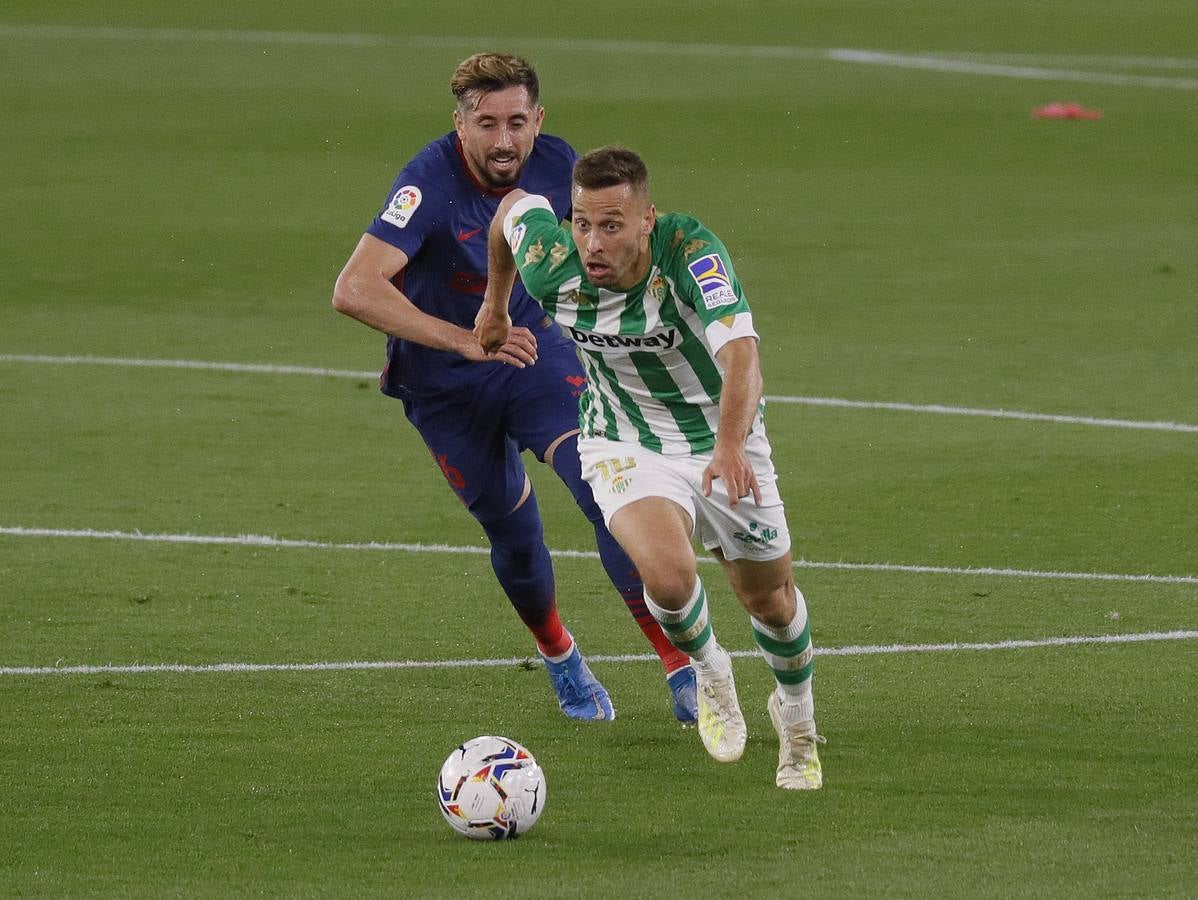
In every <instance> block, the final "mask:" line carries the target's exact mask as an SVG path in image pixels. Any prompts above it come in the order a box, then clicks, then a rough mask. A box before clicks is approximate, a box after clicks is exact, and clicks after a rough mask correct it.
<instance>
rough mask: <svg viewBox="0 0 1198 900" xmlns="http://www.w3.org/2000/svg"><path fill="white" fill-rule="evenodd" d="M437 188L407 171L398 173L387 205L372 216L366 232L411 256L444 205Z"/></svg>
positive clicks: (427, 234)
mask: <svg viewBox="0 0 1198 900" xmlns="http://www.w3.org/2000/svg"><path fill="white" fill-rule="evenodd" d="M442 196H443V194H442V192H441V190H440V189H438V188H436V187H435V186H433V185H431V184H429V183H428V181H427V179H421V178H419V177H416V176H415V175H414V173H412V172H410V171H409V170H408V169H405V170H404V171H402V172H400V173H399V177H398V178H397V179H396V180H395V184H394V185H392V187H391V192H390V193H389V194H388V195H387V201H386V204H385V205H384V206H383V208H382V209H381V210H380V211H379V213H378V215H377V216H375V217H374V221H372V222H371V223H370V227H369V228H367V229H366V233H367V234H370V235H374V237H376V238H378V239H379V240H381V241H385V242H386V243H388V244H390V245H391V246H392V247H396V248H398V249H400V250H402V251H403V252H404V253H406V254H407V256H408V259H411V258H412V257H414V256H415V255H416V253H417V251H418V250H419V249H420V248H421V246H423V244H424V242H425V240H427V239H428V236H429V235H430V234H432V233H433V231H435V230H436V228H437V225H438V223H439V222H440V220H441V218H442V215H441V210H440V209H439V207H440V206H441V205H443V201H442Z"/></svg>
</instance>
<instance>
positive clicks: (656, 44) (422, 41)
mask: <svg viewBox="0 0 1198 900" xmlns="http://www.w3.org/2000/svg"><path fill="white" fill-rule="evenodd" d="M0 37H7V38H23V39H35V40H37V39H47V40H83V41H96V40H109V41H129V42H134V43H137V42H146V41H157V42H167V43H198V42H206V43H231V44H276V45H301V46H302V45H307V46H325V47H349V48H361V47H403V48H404V49H405V50H412V49H415V48H441V47H479V46H491V45H495V44H505V45H506V44H510V43H511V41H510V40H509V39H499V38H494V37H484V36H478V35H419V34H406V35H402V36H399V35H385V34H354V33H349V32H346V33H329V32H323V33H322V32H312V31H248V30H237V29H209V28H137V27H113V26H87V25H0ZM519 43H521V44H525V45H528V46H530V47H536V48H537V49H539V50H541V51H543V52H545V51H558V52H563V53H569V54H578V53H584V52H585V53H591V54H602V55H605V56H607V55H613V54H629V55H642V56H667V55H668V56H686V57H698V58H701V59H703V58H715V57H721V58H724V59H735V60H739V61H744V60H747V59H767V60H770V59H774V60H783V61H793V60H822V61H829V62H840V63H850V64H867V65H875V66H891V67H896V68H914V69H925V70H928V71H933V72H951V73H954V74H962V75H980V76H989V77H998V78H1020V79H1025V80H1031V81H1073V82H1083V83H1087V84H1115V85H1122V86H1127V87H1148V88H1167V89H1168V88H1171V89H1176V90H1185V91H1193V90H1198V79H1193V78H1162V77H1156V76H1140V75H1122V74H1117V73H1110V72H1086V71H1079V70H1076V69H1061V68H1047V67H1045V65H1038V66H1033V65H1026V64H1023V65H1004V64H1001V63H997V62H975V61H970V56H971V55H970V54H968V53H935V54H931V53H927V54H922V55H920V54H908V53H888V52H882V51H878V50H866V49H860V48H844V47H791V46H776V45H761V44H716V43H684V42H669V41H640V40H602V39H592V38H550V37H545V38H526V39H524V40H522V41H519ZM953 57H956V58H953ZM1026 59H1027V61H1028V62H1032V61H1036V62H1041V63H1045V64H1050V63H1051V62H1052V61H1054V60H1059V61H1062V62H1063V61H1066V60H1068V59H1069V57H1059V56H1058V57H1053V56H1047V55H1044V56H1029V57H1027V58H1026ZM1077 59H1078V60H1079V61H1084V62H1083V64H1095V65H1100V66H1101V65H1106V66H1119V65H1122V63H1120V61H1119V60H1120V59H1121V57H1100V56H1090V57H1077ZM1128 59H1129V60H1132V61H1133V62H1130V63H1128V64H1127V65H1130V66H1139V67H1143V63H1144V57H1128ZM1168 62H1169V63H1173V65H1171V66H1165V68H1182V67H1183V66H1184V64H1185V63H1188V62H1189V60H1168ZM1177 63H1182V64H1183V65H1181V66H1179V65H1177Z"/></svg>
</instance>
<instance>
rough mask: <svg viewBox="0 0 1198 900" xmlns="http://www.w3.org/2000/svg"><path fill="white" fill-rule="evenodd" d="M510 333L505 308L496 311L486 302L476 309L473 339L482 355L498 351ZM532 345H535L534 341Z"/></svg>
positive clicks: (510, 325) (509, 322)
mask: <svg viewBox="0 0 1198 900" xmlns="http://www.w3.org/2000/svg"><path fill="white" fill-rule="evenodd" d="M511 331H512V317H511V316H510V315H508V312H507V309H506V308H504V309H498V308H497V307H495V306H493V305H491V304H490V303H486V302H484V303H483V305H482V306H480V307H479V308H478V315H476V316H475V317H474V337H475V338H477V339H478V345H479V346H480V347H482V349H483V352H484V353H494V352H496V351H497V350H499V348H500V347H502V346H503V345H504V344H506V343H507V341H508V336H509V335H510V334H511ZM533 343H534V345H535V344H536V341H535V340H534V341H533Z"/></svg>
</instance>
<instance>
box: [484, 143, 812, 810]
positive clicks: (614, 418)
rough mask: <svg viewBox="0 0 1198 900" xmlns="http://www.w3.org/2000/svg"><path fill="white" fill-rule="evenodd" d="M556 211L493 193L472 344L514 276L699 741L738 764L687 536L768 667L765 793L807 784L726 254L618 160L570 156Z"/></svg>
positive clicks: (793, 617)
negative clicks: (556, 343)
mask: <svg viewBox="0 0 1198 900" xmlns="http://www.w3.org/2000/svg"><path fill="white" fill-rule="evenodd" d="M572 200H573V218H572V221H571V223H570V227H569V228H568V229H567V228H565V227H563V226H562V225H560V224H559V223H558V221H557V218H556V216H555V215H554V213H553V211H552V207H551V206H550V204H549V202H548V201H547V200H546V199H545V198H544V197H540V196H537V195H531V194H527V193H525V192H523V191H520V190H515V191H512V192H511V193H510V194H508V195H507V197H505V198H504V200H503V202H502V203H501V204H500V206H499V210H498V212H497V213H496V216H495V219H494V220H493V222H492V225H491V229H490V234H489V241H490V243H489V278H488V284H487V293H486V298H485V300H484V302H483V305H482V308H481V309H480V311H479V314H478V318H477V320H476V327H475V334H476V335H477V336H478V338H479V342H480V344H481V345H482V347H483V349H484V350H486V351H487V352H493V351H495V350H496V349H497V348H499V347H501V346H502V345H503V343H504V341H506V340H507V336H508V332H509V330H510V318H509V317H508V314H507V300H508V296H509V295H510V292H511V289H512V285H513V284H514V281H515V276H516V273H517V270H518V271H519V274H520V277H521V278H522V280H523V282H524V286H525V288H526V289H527V290H528V292H529V293H530V294H531V295H532V296H533V297H535V298H537V299H538V300H540V301H541V305H542V306H543V307H544V308H545V311H546V312H547V313H548V314H549V315H550V316H552V317H553V318H554V319H555V320H556V321H557V322H558V324H559V325H561V326H562V328H563V329H564V331H565V333H566V334H568V335H569V336H570V337H572V338H573V340H574V342H575V344H576V345H577V347H578V349H579V351H580V356H581V358H582V360H583V365H584V366H585V368H586V371H587V375H588V384H587V390H586V392H585V394H584V395H583V399H582V401H581V403H580V405H579V425H580V427H581V429H582V435H581V440H580V441H579V445H578V446H579V454H580V456H581V460H582V470H583V476H584V477H585V478H586V479H587V482H588V483H589V484H590V485H591V488H592V490H593V492H594V495H595V500H596V501H597V502H598V503H599V506H600V508H601V509H602V510H603V514H604V518H605V520H606V521H607V525H608V528H609V530H610V531H611V533H612V534H613V535H614V536H615V537H616V539H617V540H618V541H619V542H620V544H621V545H622V546H623V547H624V549H625V550H626V551H627V552H628V554H629V556H630V557H632V560H633V562H634V563H635V564H636V566H637V568H638V570H639V571H640V574H641V577H642V579H643V580H644V583H645V601H646V605H647V606H648V608H649V610H650V611H651V612H652V613H653V616H654V618H656V619H657V621H658V622H660V623H661V626H662V629H663V630H664V631H665V633H666V635H667V636H668V637H669V638H670V640H671V641H673V643H674V644H675V646H677V647H678V648H679V649H681V650H683V651H684V652H686V653H687V654H689V655H690V656H691V658H692V660H693V662H694V667H695V675H696V678H697V682H698V687H699V734H700V737H701V738H702V740H703V744H704V746H705V747H706V748H707V751H708V752H709V753H710V754H711V755H712V756H713V757H715V758H716V759H718V760H720V761H723V762H731V761H734V760H736V759H739V758H740V756H741V754H742V753H743V751H744V746H745V740H746V727H745V721H744V716H743V715H742V713H741V711H740V706H739V702H738V700H737V697H736V687H735V683H734V680H733V673H732V662H731V657H730V656H729V654H728V653H727V651H726V650H724V648H723V647H722V646H720V644H719V643H718V642H717V641H716V639H715V634H714V630H713V628H712V625H711V622H710V619H709V616H708V608H707V597H706V593H705V591H704V588H703V585H702V582H701V581H700V580H699V578H698V572H697V566H696V560H695V555H694V550H693V548H692V546H691V539H692V536H697V537H698V538H699V539H700V540H701V541H702V543H703V545H704V546H705V547H706V548H707V549H709V550H711V551H712V552H713V553H714V554H715V556H716V557H717V558H718V559H719V560H720V561H721V563H723V566H724V569H725V571H726V574H727V575H728V579H729V582H730V583H731V585H732V587H733V590H734V591H735V592H736V595H737V598H738V599H739V600H740V602H741V605H742V606H743V607H744V608H745V609H746V610H747V611H748V613H749V615H750V621H751V623H752V628H753V634H754V637H755V639H756V641H757V644H758V646H759V647H760V649H761V653H762V655H763V656H764V658H765V659H766V661H767V662H768V663H769V665H770V667H771V668H772V670H773V672H774V676H775V681H776V689H775V690H774V691H772V692H771V694H770V698H769V703H768V709H769V713H770V718H771V720H772V721H773V723H774V727H775V729H776V730H777V731H778V736H779V754H778V769H777V775H776V779H775V780H776V783H777V784H778V786H779V787H784V788H796V789H812V788H818V787H820V786H821V785H822V784H823V775H822V770H821V766H820V761H819V756H818V753H817V752H816V742H817V741H818V740H819V738H818V737H817V735H816V730H815V702H814V699H813V695H812V690H811V673H812V663H813V655H814V654H813V649H812V645H811V632H810V626H809V624H808V621H807V607H806V603H805V600H804V598H803V595H802V593H801V592H800V591H799V590H798V588H797V587H796V586H795V583H794V580H793V569H792V564H791V555H790V532H789V529H788V528H787V524H786V517H785V511H784V508H783V505H782V498H781V496H780V494H779V492H778V487H777V476H776V474H775V471H774V467H773V463H772V461H771V459H770V446H769V441H768V439H767V437H766V433H765V423H764V418H763V412H764V404H763V402H762V393H763V385H762V378H761V368H760V364H759V359H758V355H757V333H756V332H755V331H754V328H753V319H752V315H751V313H750V311H749V307H748V304H747V303H746V302H745V298H744V294H743V292H742V290H741V286H740V282H739V281H738V280H737V278H736V275H735V272H734V270H733V268H732V262H731V260H730V259H729V257H728V251H727V249H726V248H725V247H724V245H723V243H722V242H721V241H720V240H719V238H717V237H716V236H715V235H714V234H712V233H711V232H710V231H708V230H707V229H706V228H705V227H704V226H703V225H702V224H701V223H700V222H698V221H697V220H696V219H693V218H691V217H690V216H685V215H681V214H676V213H675V214H668V215H662V216H660V217H658V215H657V212H656V210H655V209H654V207H653V205H652V203H651V202H650V200H649V184H648V171H647V170H646V169H645V165H644V163H643V162H642V161H641V159H640V157H639V156H637V155H636V154H635V153H633V152H632V151H630V150H625V149H622V148H612V147H608V148H602V149H600V150H596V151H592V152H591V153H588V154H586V155H585V156H583V157H582V158H581V159H579V161H578V163H577V164H576V166H575V168H574V178H573V191H572ZM750 496H751V497H752V502H751V503H750V502H747V498H749V497H750Z"/></svg>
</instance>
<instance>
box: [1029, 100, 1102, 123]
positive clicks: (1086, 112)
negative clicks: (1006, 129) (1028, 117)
mask: <svg viewBox="0 0 1198 900" xmlns="http://www.w3.org/2000/svg"><path fill="white" fill-rule="evenodd" d="M1032 118H1034V119H1101V118H1102V110H1101V109H1086V108H1085V107H1084V106H1082V105H1081V104H1079V103H1049V104H1048V105H1047V106H1037V107H1036V108H1035V109H1033V110H1032Z"/></svg>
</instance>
